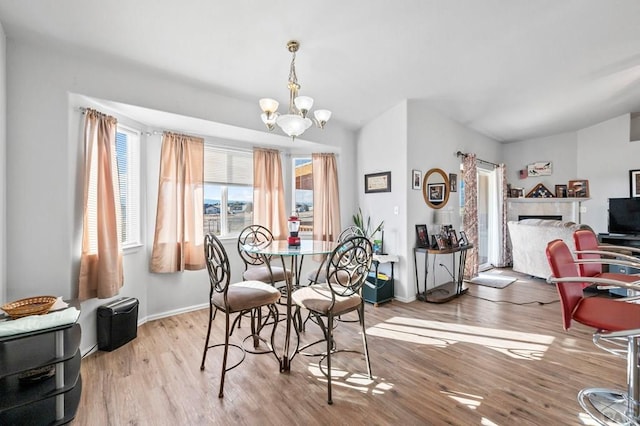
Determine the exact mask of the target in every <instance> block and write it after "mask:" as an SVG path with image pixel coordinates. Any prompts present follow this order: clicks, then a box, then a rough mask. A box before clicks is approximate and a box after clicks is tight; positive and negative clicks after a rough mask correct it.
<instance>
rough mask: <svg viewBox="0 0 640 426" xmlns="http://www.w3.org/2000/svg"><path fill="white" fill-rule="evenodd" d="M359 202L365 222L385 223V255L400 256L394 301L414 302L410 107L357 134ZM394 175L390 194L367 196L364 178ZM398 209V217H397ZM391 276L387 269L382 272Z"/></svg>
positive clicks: (404, 106)
mask: <svg viewBox="0 0 640 426" xmlns="http://www.w3.org/2000/svg"><path fill="white" fill-rule="evenodd" d="M357 152H358V167H357V170H358V173H357V176H356V181H357V191H358V192H357V194H358V195H357V199H358V205H357V206H354V210H353V213H356V211H357V209H358V206H359V207H361V208H362V213H363V214H364V216H365V218H366V217H367V216H370V217H371V223H372V224H374V225H377V224H378V223H380V222H381V221H383V220H384V251H385V252H387V253H389V254H397V255H399V256H400V262H398V264H396V265H395V266H394V269H395V270H394V279H395V280H394V292H395V297H396V298H397V299H399V300H402V301H408V300H411V292H409V291H408V284H409V281H408V280H407V278H406V277H407V267H408V263H407V257H406V253H405V248H404V247H405V245H406V243H405V240H406V232H405V229H406V216H407V190H406V188H407V185H408V183H409V175H408V173H407V164H406V163H407V154H406V152H407V104H406V102H401V103H400V104H398V105H396V106H395V107H393V108H391V109H389V110H387V111H385V112H384V113H383V114H382V115H380V116H379V117H377V118H376V119H374V120H372V121H371V122H369V123H367V124H366V125H365V126H364V127H363V128H362V129H361V130H360V132H359V134H358V142H357ZM387 171H390V172H391V192H379V193H369V194H365V192H364V175H365V174H370V173H377V172H387ZM396 207H397V209H398V214H395V213H394V211H395V210H394V209H395V208H396ZM349 224H352V221H350V222H349ZM380 270H381V271H385V272H388V270H387V265H385V266H384V267H381V268H380Z"/></svg>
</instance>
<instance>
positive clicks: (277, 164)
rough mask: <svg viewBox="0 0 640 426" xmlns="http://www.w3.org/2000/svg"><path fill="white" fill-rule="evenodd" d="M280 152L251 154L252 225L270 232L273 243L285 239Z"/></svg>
mask: <svg viewBox="0 0 640 426" xmlns="http://www.w3.org/2000/svg"><path fill="white" fill-rule="evenodd" d="M287 218H288V216H287V213H286V209H285V200H284V184H283V178H282V161H281V159H280V151H278V150H274V149H262V148H255V149H254V150H253V222H254V223H255V224H256V225H262V226H264V227H266V228H267V229H269V230H270V231H271V233H272V234H273V237H274V238H275V239H276V240H281V239H284V238H286V237H287V234H288V232H289V231H288V229H287Z"/></svg>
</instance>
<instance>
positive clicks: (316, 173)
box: [311, 154, 342, 241]
mask: <svg viewBox="0 0 640 426" xmlns="http://www.w3.org/2000/svg"><path fill="white" fill-rule="evenodd" d="M311 159H312V162H313V164H312V166H313V239H314V240H324V241H335V240H336V239H337V238H338V235H340V231H341V230H342V228H341V226H340V196H339V195H340V193H339V191H338V167H337V166H336V156H335V155H334V154H312V156H311Z"/></svg>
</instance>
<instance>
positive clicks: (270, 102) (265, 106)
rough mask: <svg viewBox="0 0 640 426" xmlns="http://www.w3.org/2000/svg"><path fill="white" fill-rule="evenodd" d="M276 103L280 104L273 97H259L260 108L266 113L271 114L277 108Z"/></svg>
mask: <svg viewBox="0 0 640 426" xmlns="http://www.w3.org/2000/svg"><path fill="white" fill-rule="evenodd" d="M278 105H280V104H279V103H278V101H276V100H275V99H271V98H262V99H260V108H261V109H262V111H264V112H266V113H267V114H272V113H274V112H276V111H277V110H278Z"/></svg>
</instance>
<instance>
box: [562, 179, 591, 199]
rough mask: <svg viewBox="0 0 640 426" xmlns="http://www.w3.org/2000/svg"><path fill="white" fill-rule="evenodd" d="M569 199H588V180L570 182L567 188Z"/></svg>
mask: <svg viewBox="0 0 640 426" xmlns="http://www.w3.org/2000/svg"><path fill="white" fill-rule="evenodd" d="M567 193H568V195H569V196H570V197H572V196H573V197H576V198H589V181H588V180H584V179H583V180H570V181H569V185H568V188H567Z"/></svg>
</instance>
